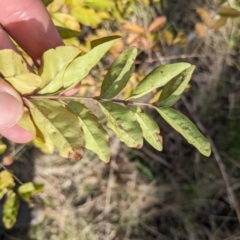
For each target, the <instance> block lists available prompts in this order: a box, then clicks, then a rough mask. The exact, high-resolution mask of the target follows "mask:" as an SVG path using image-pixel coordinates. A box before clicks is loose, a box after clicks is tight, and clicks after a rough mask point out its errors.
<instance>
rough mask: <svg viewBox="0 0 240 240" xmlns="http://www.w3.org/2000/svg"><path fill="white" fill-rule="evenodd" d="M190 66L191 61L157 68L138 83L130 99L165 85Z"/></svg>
mask: <svg viewBox="0 0 240 240" xmlns="http://www.w3.org/2000/svg"><path fill="white" fill-rule="evenodd" d="M190 66H191V65H190V64H189V63H173V64H167V65H162V66H160V67H157V68H155V69H154V70H153V71H152V72H150V73H149V74H148V75H147V76H146V77H145V78H144V79H143V80H142V81H141V82H140V83H139V84H138V86H137V87H136V88H135V90H134V91H133V94H132V96H131V97H130V98H129V99H134V98H140V97H142V96H144V95H146V94H148V93H150V92H151V91H153V90H155V89H157V88H159V87H162V86H164V85H165V84H167V83H168V82H169V81H170V80H172V79H173V78H174V77H176V76H177V75H179V74H180V73H181V72H183V71H184V70H185V69H187V68H189V67H190Z"/></svg>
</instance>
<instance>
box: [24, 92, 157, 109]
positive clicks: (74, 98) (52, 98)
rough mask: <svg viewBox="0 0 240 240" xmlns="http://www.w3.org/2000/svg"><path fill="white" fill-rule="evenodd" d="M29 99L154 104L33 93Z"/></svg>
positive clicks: (137, 104) (152, 105) (138, 103)
mask: <svg viewBox="0 0 240 240" xmlns="http://www.w3.org/2000/svg"><path fill="white" fill-rule="evenodd" d="M28 98H30V99H39V100H40V99H48V100H50V99H51V100H77V101H79V100H87V101H99V102H114V103H122V104H124V105H136V106H148V107H153V108H154V107H155V105H154V104H151V103H143V102H133V101H128V100H120V99H107V98H100V97H81V96H62V95H57V96H51V95H44V96H42V95H41V96H40V95H33V96H29V97H28Z"/></svg>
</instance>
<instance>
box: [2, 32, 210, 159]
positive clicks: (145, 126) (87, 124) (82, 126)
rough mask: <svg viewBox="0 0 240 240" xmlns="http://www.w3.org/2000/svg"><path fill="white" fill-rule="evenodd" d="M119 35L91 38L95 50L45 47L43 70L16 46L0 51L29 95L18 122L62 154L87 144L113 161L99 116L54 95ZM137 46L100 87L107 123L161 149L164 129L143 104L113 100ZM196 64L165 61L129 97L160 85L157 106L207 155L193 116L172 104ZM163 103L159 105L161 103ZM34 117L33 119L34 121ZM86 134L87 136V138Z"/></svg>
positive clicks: (128, 139)
mask: <svg viewBox="0 0 240 240" xmlns="http://www.w3.org/2000/svg"><path fill="white" fill-rule="evenodd" d="M118 39H119V37H116V36H112V37H106V38H102V39H98V40H95V41H93V42H92V50H91V51H89V52H88V53H86V54H84V55H81V52H80V51H79V50H78V49H77V48H74V47H69V46H64V47H58V48H56V49H51V50H49V51H47V52H45V53H44V55H43V58H42V65H41V67H40V69H39V71H38V74H35V73H33V72H30V71H29V68H28V66H27V65H26V64H25V62H24V61H23V59H22V58H21V57H20V56H19V55H17V54H16V53H14V52H13V51H11V50H3V51H0V73H1V75H2V76H3V77H4V78H5V79H6V80H7V81H8V82H9V83H10V84H12V86H13V87H14V88H15V89H16V90H17V91H18V92H19V93H20V94H21V95H23V96H25V97H24V99H25V102H26V104H27V105H28V108H29V110H30V114H31V117H30V114H29V111H28V109H27V108H25V112H24V117H23V118H22V119H21V120H20V122H19V125H20V126H22V127H23V128H26V129H28V130H29V131H31V132H32V133H33V134H35V135H36V138H37V139H38V140H39V141H42V142H49V143H52V144H53V145H54V146H56V147H57V148H58V150H59V153H60V155H61V156H63V157H71V158H75V159H80V158H81V157H82V154H83V149H84V148H85V147H86V148H88V149H90V150H92V151H93V152H95V153H96V154H97V155H98V156H99V158H100V159H102V160H103V161H105V162H108V161H109V159H110V148H109V143H108V135H107V133H106V131H105V129H104V128H103V127H102V125H101V124H100V123H99V120H98V118H97V117H96V116H94V115H93V114H91V113H90V112H89V110H88V108H86V107H85V106H84V105H82V104H81V103H79V102H74V101H70V102H69V101H65V102H62V101H60V102H58V101H54V100H50V98H51V96H49V95H56V94H58V95H59V99H60V94H62V93H63V92H65V91H67V90H70V89H72V88H73V87H75V86H76V85H77V84H78V83H79V82H80V81H81V80H82V79H83V78H84V77H85V76H87V75H88V73H89V72H90V70H91V69H92V68H93V67H94V66H95V65H96V64H97V63H98V62H99V61H100V59H101V58H102V56H103V55H104V54H105V53H106V52H107V51H108V50H109V49H110V47H111V46H112V45H113V44H114V43H115V42H116V41H117V40H118ZM136 56H137V49H136V48H129V49H127V50H125V51H124V52H123V53H122V54H120V55H119V57H118V58H117V59H116V60H115V61H114V62H113V64H112V65H111V67H110V69H109V71H108V73H107V74H106V76H105V78H104V81H103V83H102V87H101V96H100V98H99V100H100V101H101V100H103V99H105V100H106V99H109V101H110V102H105V100H104V102H100V101H98V103H99V105H100V107H101V109H102V111H103V113H104V114H105V116H106V119H107V125H108V127H109V128H111V129H112V130H113V131H114V132H115V133H116V135H117V136H118V138H119V139H120V140H121V141H123V142H124V143H125V144H126V145H127V146H129V147H137V148H139V147H141V146H142V144H143V137H144V138H145V139H146V140H147V141H148V142H149V143H150V144H151V145H152V146H153V147H154V148H156V149H157V150H162V143H161V137H160V130H159V127H158V126H157V124H156V122H155V121H154V120H153V119H152V118H151V117H150V116H149V115H147V114H146V113H144V112H143V111H142V109H141V108H140V107H135V106H134V107H124V106H122V105H119V104H116V103H114V102H111V98H113V97H115V96H116V95H117V94H119V93H120V92H121V90H122V89H123V88H124V87H125V86H126V84H127V82H128V80H129V78H130V77H131V74H132V73H133V72H134V64H133V63H134V60H135V58H136ZM193 70H194V66H191V65H190V64H188V63H176V64H169V65H164V66H160V67H158V68H156V69H154V70H153V71H152V72H151V73H150V74H149V75H147V76H146V77H145V78H144V79H143V81H141V82H140V84H139V85H138V86H137V87H136V89H135V90H134V91H133V94H132V96H131V97H130V98H129V99H135V98H139V97H141V96H144V95H146V94H148V93H150V92H151V91H152V90H155V89H157V88H159V87H163V86H164V88H163V91H162V94H161V95H160V98H159V100H158V101H157V103H156V104H155V105H152V106H153V107H155V109H156V110H157V111H158V112H159V113H160V114H161V116H162V117H163V118H164V119H165V120H166V121H167V122H169V124H170V125H172V126H173V128H175V129H176V130H177V131H178V132H180V133H181V134H182V135H183V136H184V137H185V138H186V139H187V140H188V141H189V143H191V144H193V145H194V146H195V147H196V148H197V149H198V150H199V151H200V152H201V153H202V154H203V155H206V156H209V155H210V145H209V143H208V141H207V140H206V139H205V138H204V136H203V135H202V134H201V133H200V132H199V131H198V129H197V128H196V127H195V126H194V124H193V123H192V122H190V120H189V119H187V118H186V117H185V116H184V115H182V114H181V113H179V112H177V111H176V110H174V109H171V108H168V107H170V106H172V105H173V104H174V103H175V102H176V101H177V100H178V99H179V98H180V96H181V94H182V92H183V91H184V89H185V88H186V85H187V84H188V82H189V80H190V78H191V75H192V72H193ZM33 93H34V94H35V95H46V94H47V95H48V97H49V99H40V100H34V99H31V97H29V96H31V94H33ZM156 106H160V107H156ZM32 120H33V121H32ZM33 122H34V123H33ZM83 136H85V138H83Z"/></svg>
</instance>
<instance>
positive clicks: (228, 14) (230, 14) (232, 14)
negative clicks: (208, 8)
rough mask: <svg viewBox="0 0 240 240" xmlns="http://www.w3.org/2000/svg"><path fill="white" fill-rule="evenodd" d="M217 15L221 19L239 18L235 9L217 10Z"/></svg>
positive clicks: (239, 13) (224, 8)
mask: <svg viewBox="0 0 240 240" xmlns="http://www.w3.org/2000/svg"><path fill="white" fill-rule="evenodd" d="M218 14H219V15H220V16H222V17H230V18H234V17H239V16H240V12H239V11H238V10H237V9H235V8H231V7H223V8H221V9H219V10H218Z"/></svg>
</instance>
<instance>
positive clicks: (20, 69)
mask: <svg viewBox="0 0 240 240" xmlns="http://www.w3.org/2000/svg"><path fill="white" fill-rule="evenodd" d="M13 63H14V64H13ZM0 73H1V74H2V76H4V77H14V76H18V75H21V74H23V73H29V70H28V68H27V65H26V62H24V60H23V58H22V57H21V56H20V55H19V54H17V53H16V52H14V51H13V50H11V49H4V50H1V51H0Z"/></svg>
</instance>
